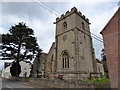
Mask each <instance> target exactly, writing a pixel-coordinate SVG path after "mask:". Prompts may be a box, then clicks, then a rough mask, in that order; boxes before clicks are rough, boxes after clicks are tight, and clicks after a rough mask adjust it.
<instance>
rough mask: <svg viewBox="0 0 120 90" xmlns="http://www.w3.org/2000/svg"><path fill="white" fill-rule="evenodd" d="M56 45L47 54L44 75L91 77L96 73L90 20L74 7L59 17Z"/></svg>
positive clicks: (66, 77) (77, 77)
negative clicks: (91, 74)
mask: <svg viewBox="0 0 120 90" xmlns="http://www.w3.org/2000/svg"><path fill="white" fill-rule="evenodd" d="M54 24H56V35H55V42H54V43H53V44H52V47H51V49H50V51H49V53H48V55H47V58H46V63H45V73H47V75H48V76H49V77H51V78H55V77H58V76H59V75H62V76H63V78H64V79H83V78H89V77H90V73H97V62H96V59H95V55H94V49H93V45H92V38H91V35H90V28H89V24H90V23H89V19H87V18H86V17H85V16H84V15H82V13H81V12H78V11H77V9H76V8H75V7H74V8H72V9H71V11H70V12H69V11H67V12H66V13H65V15H64V14H62V15H61V17H60V18H59V17H58V18H56V22H54Z"/></svg>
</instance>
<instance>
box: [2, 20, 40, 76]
mask: <svg viewBox="0 0 120 90" xmlns="http://www.w3.org/2000/svg"><path fill="white" fill-rule="evenodd" d="M38 51H40V49H39V46H38V44H37V40H36V37H34V31H33V30H32V29H31V28H29V27H28V26H26V24H25V23H23V22H22V23H18V25H15V26H12V27H11V28H10V30H9V33H7V34H3V35H2V55H3V57H4V58H12V59H14V60H15V61H16V65H17V66H16V67H14V68H18V67H19V65H18V64H17V63H19V62H20V61H24V60H32V59H33V58H34V57H35V56H36V55H37V53H38ZM15 70H16V72H19V71H17V69H15ZM11 71H12V68H11ZM13 76H14V75H13Z"/></svg>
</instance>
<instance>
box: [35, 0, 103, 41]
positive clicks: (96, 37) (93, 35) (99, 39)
mask: <svg viewBox="0 0 120 90" xmlns="http://www.w3.org/2000/svg"><path fill="white" fill-rule="evenodd" d="M33 1H34V0H33ZM34 3H36V4H37V5H40V6H41V7H43V8H44V9H46V10H48V11H49V12H51V13H53V14H54V15H55V16H58V13H60V12H58V11H56V10H55V9H53V8H52V7H51V6H49V5H47V4H46V3H44V2H40V3H42V4H44V5H45V6H47V7H49V8H50V9H51V10H52V11H50V10H49V9H48V8H46V7H44V6H42V5H41V4H40V3H38V2H36V1H34ZM53 11H55V12H56V13H55V12H53ZM68 23H70V24H71V25H72V23H71V22H68ZM79 31H81V32H82V33H84V32H83V31H82V30H80V29H79ZM86 31H87V30H86ZM87 32H89V33H90V34H91V35H92V36H91V37H93V38H94V39H96V40H98V41H100V42H102V43H103V39H101V38H100V37H98V36H97V35H95V34H94V33H91V32H90V31H87ZM84 34H85V35H87V36H89V37H90V35H88V34H86V33H84Z"/></svg>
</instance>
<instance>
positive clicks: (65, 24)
mask: <svg viewBox="0 0 120 90" xmlns="http://www.w3.org/2000/svg"><path fill="white" fill-rule="evenodd" d="M63 29H64V30H65V29H67V23H66V22H64V23H63Z"/></svg>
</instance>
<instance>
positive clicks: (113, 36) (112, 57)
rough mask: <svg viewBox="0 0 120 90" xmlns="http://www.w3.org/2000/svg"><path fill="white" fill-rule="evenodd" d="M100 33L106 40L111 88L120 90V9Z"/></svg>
mask: <svg viewBox="0 0 120 90" xmlns="http://www.w3.org/2000/svg"><path fill="white" fill-rule="evenodd" d="M100 33H101V34H102V36H103V40H104V46H105V51H106V59H107V65H108V72H109V77H110V83H111V88H120V86H119V85H120V84H119V82H118V81H120V78H119V77H118V74H120V65H118V63H120V59H119V56H120V55H119V53H118V52H119V48H118V45H119V44H120V41H119V40H120V8H118V10H117V11H116V13H115V14H114V15H113V17H112V18H111V19H110V20H109V22H108V23H107V25H106V26H105V27H104V28H103V30H102V31H101V32H100Z"/></svg>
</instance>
